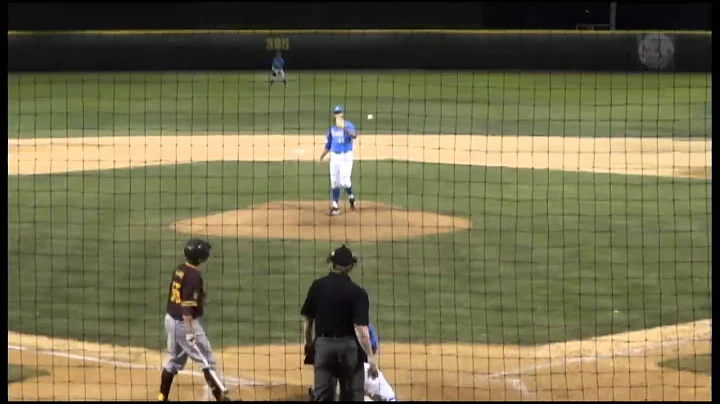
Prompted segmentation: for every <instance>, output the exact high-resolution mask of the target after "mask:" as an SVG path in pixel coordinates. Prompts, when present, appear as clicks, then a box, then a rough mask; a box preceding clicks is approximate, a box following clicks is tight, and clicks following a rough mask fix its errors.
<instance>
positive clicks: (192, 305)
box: [167, 264, 205, 320]
mask: <svg viewBox="0 0 720 404" xmlns="http://www.w3.org/2000/svg"><path fill="white" fill-rule="evenodd" d="M204 295H205V292H204V290H203V280H202V277H201V276H200V271H198V270H197V268H195V267H193V266H191V265H189V264H182V265H180V266H178V267H177V268H176V269H175V270H174V271H173V275H172V281H171V282H170V291H169V293H168V302H167V313H168V314H169V315H170V317H172V318H174V319H176V320H182V316H183V315H186V316H192V318H199V317H202V315H203V298H204Z"/></svg>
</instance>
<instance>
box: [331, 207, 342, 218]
mask: <svg viewBox="0 0 720 404" xmlns="http://www.w3.org/2000/svg"><path fill="white" fill-rule="evenodd" d="M338 215H340V208H336V207H332V208H330V216H338Z"/></svg>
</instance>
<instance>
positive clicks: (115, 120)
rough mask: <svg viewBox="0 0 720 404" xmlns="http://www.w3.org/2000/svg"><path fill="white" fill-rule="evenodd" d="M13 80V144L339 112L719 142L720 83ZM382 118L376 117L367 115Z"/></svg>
mask: <svg viewBox="0 0 720 404" xmlns="http://www.w3.org/2000/svg"><path fill="white" fill-rule="evenodd" d="M288 74H289V80H290V85H289V87H288V88H287V89H285V88H283V87H282V84H276V85H274V86H273V87H272V88H271V89H270V90H269V91H268V75H267V73H266V72H257V73H245V72H243V73H215V72H208V73H144V72H140V73H115V74H106V73H101V74H100V73H98V74H89V73H78V74H8V136H10V137H47V136H59V137H66V136H67V131H68V130H69V131H71V133H72V135H73V136H97V134H98V131H99V130H100V131H103V132H107V131H119V132H123V133H124V132H128V131H129V132H130V133H131V134H135V135H145V134H146V133H148V132H149V133H155V132H157V131H159V130H161V129H162V130H166V131H179V132H184V133H186V132H191V131H203V132H204V131H214V132H220V131H227V132H231V133H233V132H260V133H266V132H273V133H303V134H305V133H308V134H310V133H315V134H317V133H322V132H324V131H325V130H326V129H327V124H328V122H329V111H330V108H331V107H332V106H333V105H335V104H344V105H345V106H346V107H347V109H348V118H349V119H351V120H354V121H355V122H356V123H357V124H359V126H360V127H361V129H362V130H363V131H364V132H367V133H372V132H377V133H395V132H400V133H408V132H409V133H430V134H437V133H450V134H452V133H476V134H490V135H500V134H502V135H543V136H546V135H554V136H602V137H607V136H649V137H668V136H675V137H709V136H711V133H712V118H711V116H712V114H711V109H712V95H711V93H712V76H711V74H704V73H703V74H684V73H675V74H672V73H670V74H668V73H564V72H558V73H548V72H543V73H526V72H525V73H502V72H474V73H472V72H467V73H465V72H463V73H456V72H453V73H447V72H446V73H430V72H389V73H387V72H386V73H378V72H364V73H356V72H354V73H348V72H332V73H331V72H292V71H290V72H288ZM367 114H374V115H375V116H376V119H375V120H373V121H368V120H366V119H365V118H364V117H365V116H366V115H367Z"/></svg>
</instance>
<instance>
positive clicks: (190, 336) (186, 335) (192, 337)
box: [185, 333, 195, 345]
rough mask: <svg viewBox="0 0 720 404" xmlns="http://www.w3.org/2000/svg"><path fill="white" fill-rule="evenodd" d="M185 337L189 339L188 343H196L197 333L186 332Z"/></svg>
mask: <svg viewBox="0 0 720 404" xmlns="http://www.w3.org/2000/svg"><path fill="white" fill-rule="evenodd" d="M185 339H186V340H187V342H188V344H190V345H194V344H195V333H190V334H185Z"/></svg>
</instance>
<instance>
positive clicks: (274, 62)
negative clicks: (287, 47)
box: [272, 57, 285, 70]
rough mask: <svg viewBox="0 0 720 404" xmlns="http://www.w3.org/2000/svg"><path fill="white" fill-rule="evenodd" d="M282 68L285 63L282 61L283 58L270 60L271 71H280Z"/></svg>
mask: <svg viewBox="0 0 720 404" xmlns="http://www.w3.org/2000/svg"><path fill="white" fill-rule="evenodd" d="M284 66H285V61H284V60H283V58H280V57H274V58H273V60H272V68H273V69H280V70H282V68H283V67H284Z"/></svg>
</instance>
